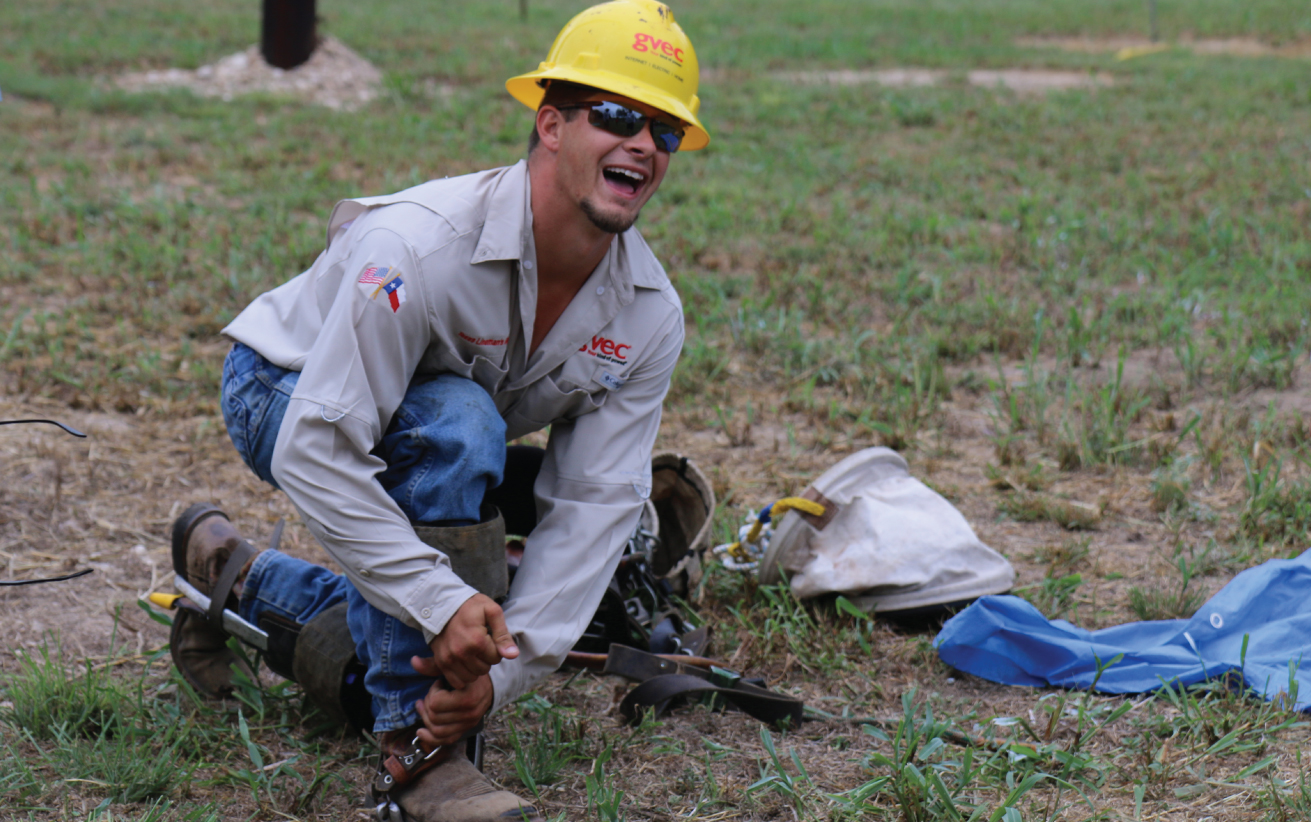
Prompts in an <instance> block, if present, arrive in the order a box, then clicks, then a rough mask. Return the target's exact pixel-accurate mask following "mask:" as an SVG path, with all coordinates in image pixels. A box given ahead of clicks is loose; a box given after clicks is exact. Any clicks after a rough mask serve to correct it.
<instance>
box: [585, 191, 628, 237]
mask: <svg viewBox="0 0 1311 822" xmlns="http://www.w3.org/2000/svg"><path fill="white" fill-rule="evenodd" d="M579 207H580V208H582V210H583V213H584V214H586V215H587V219H589V220H591V221H592V225H594V226H596V227H597V228H599V229H601V230H602V231H605V232H608V233H610V234H623V233H624V232H625V231H627V230H628V229H630V228H632V227H633V223H635V222H637V215H636V214H634V215H633V216H632V217H623V216H619V215H610V214H603V213H602V212H601V211H600V210H599V209H597V207H596V206H594V205H592V201H591V200H589V199H587V198H584V199H583V201H582V202H581V203H579Z"/></svg>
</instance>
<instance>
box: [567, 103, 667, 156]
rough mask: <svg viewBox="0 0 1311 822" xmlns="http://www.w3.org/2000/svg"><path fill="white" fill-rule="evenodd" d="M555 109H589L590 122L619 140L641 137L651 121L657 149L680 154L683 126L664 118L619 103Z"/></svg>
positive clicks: (569, 106)
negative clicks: (651, 115)
mask: <svg viewBox="0 0 1311 822" xmlns="http://www.w3.org/2000/svg"><path fill="white" fill-rule="evenodd" d="M556 108H557V109H559V110H560V111H566V110H568V109H571V108H585V109H588V112H587V122H588V123H590V124H592V125H594V126H596V127H597V128H599V129H601V130H603V131H607V132H609V133H611V134H613V135H615V136H616V137H632V136H633V135H635V134H640V133H641V132H642V129H643V128H646V124H647V122H650V123H651V139H652V140H654V141H655V144H656V148H658V149H660V150H662V151H667V152H669V153H670V154H673V153H674V152H675V151H678V147H679V145H681V144H682V142H683V127H682V126H681V125H679V124H677V123H676V122H670V121H669V120H666V119H664V118H661V117H648V116H646V115H645V114H643V113H642V112H640V111H636V110H634V109H631V108H628V107H627V106H622V105H620V104H619V103H611V102H607V101H604V100H598V101H595V102H591V103H575V104H573V105H567V106H556Z"/></svg>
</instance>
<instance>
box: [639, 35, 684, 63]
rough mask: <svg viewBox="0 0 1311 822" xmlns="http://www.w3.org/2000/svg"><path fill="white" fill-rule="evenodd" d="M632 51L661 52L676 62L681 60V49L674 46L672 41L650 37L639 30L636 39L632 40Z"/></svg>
mask: <svg viewBox="0 0 1311 822" xmlns="http://www.w3.org/2000/svg"><path fill="white" fill-rule="evenodd" d="M633 51H649V52H651V53H653V54H663V55H665V56H666V57H672V58H674V59H675V60H677V61H678V62H680V63H681V62H683V50H682V49H680V48H675V47H674V44H673V43H670V42H669V41H668V40H661V39H660V38H658V37H652V36H651V35H649V34H647V33H646V32H641V31H639V32H638V33H637V39H636V40H634V41H633Z"/></svg>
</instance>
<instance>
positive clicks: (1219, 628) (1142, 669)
mask: <svg viewBox="0 0 1311 822" xmlns="http://www.w3.org/2000/svg"><path fill="white" fill-rule="evenodd" d="M1244 636H1247V637H1248V643H1247V656H1246V657H1245V658H1244V657H1243V651H1242V648H1243V637H1244ZM934 646H935V647H936V648H937V649H938V654H939V655H940V656H941V657H942V660H943V661H944V662H946V663H947V664H948V665H950V666H952V667H953V668H956V669H958V670H961V671H964V672H966V673H969V674H973V675H974V676H977V677H982V678H983V679H987V680H991V681H993V682H1001V683H1004V684H1007V685H1031V686H1034V687H1061V688H1088V687H1090V686H1091V685H1092V684H1093V679H1094V678H1096V676H1097V660H1099V659H1100V660H1101V661H1102V662H1103V663H1106V662H1109V661H1110V660H1111V659H1113V658H1114V657H1115V656H1116V655H1118V654H1124V659H1123V660H1121V661H1120V662H1118V663H1116V664H1115V665H1113V666H1111V667H1110V668H1108V669H1106V670H1105V671H1104V672H1103V673H1102V676H1101V679H1099V680H1098V681H1097V690H1098V691H1101V692H1103V693H1112V694H1124V693H1144V692H1147V691H1154V690H1156V689H1157V688H1160V687H1161V685H1162V683H1163V682H1164V683H1169V684H1171V685H1176V686H1178V685H1191V684H1193V683H1196V682H1203V681H1205V680H1207V679H1216V678H1220V677H1223V676H1224V675H1225V674H1226V673H1227V672H1229V671H1238V672H1241V674H1242V676H1243V678H1244V679H1245V680H1246V682H1247V685H1248V687H1249V688H1251V689H1252V690H1253V691H1255V692H1256V693H1258V694H1260V695H1262V696H1264V697H1265V698H1266V699H1274V698H1276V697H1277V696H1279V694H1280V693H1281V692H1282V693H1288V691H1289V685H1290V666H1291V669H1292V677H1293V680H1294V682H1295V688H1296V691H1297V692H1296V694H1290V696H1293V697H1294V699H1293V704H1294V705H1295V706H1296V708H1297V709H1298V710H1300V711H1308V710H1311V551H1307V552H1305V553H1303V554H1302V555H1301V556H1300V557H1298V558H1297V559H1286V560H1270V561H1268V562H1265V563H1263V564H1261V565H1259V566H1257V567H1255V568H1249V569H1248V570H1246V571H1243V572H1242V573H1241V574H1239V575H1238V576H1236V577H1234V578H1233V580H1232V581H1231V582H1230V583H1229V584H1228V585H1226V586H1225V587H1224V588H1222V589H1220V591H1219V593H1217V594H1216V595H1215V596H1213V597H1212V598H1211V599H1210V600H1209V601H1208V602H1207V603H1206V604H1205V605H1203V606H1202V607H1201V609H1200V610H1198V612H1197V613H1196V614H1195V615H1194V616H1193V618H1192V619H1171V620H1162V621H1159V622H1131V623H1129V624H1127V625H1117V626H1116V627H1114V628H1104V629H1102V630H1099V631H1086V630H1084V629H1082V628H1078V627H1075V626H1074V625H1071V624H1070V623H1068V622H1066V621H1065V620H1061V619H1057V620H1048V619H1047V618H1046V617H1044V616H1043V615H1042V614H1041V613H1039V612H1038V609H1036V608H1034V607H1033V606H1032V605H1030V604H1029V603H1028V602H1025V601H1024V600H1022V599H1020V598H1018V597H1013V596H987V597H982V598H981V599H979V600H978V601H977V602H975V603H974V604H972V605H970V606H969V607H968V608H966V609H965V610H963V611H961V612H960V613H959V614H957V615H956V616H954V617H952V618H951V619H950V620H949V621H948V622H947V624H946V625H944V626H943V627H942V631H941V632H940V633H939V634H938V636H937V638H936V639H935V640H934ZM1304 657H1306V664H1305V665H1303V664H1302V663H1303V658H1304Z"/></svg>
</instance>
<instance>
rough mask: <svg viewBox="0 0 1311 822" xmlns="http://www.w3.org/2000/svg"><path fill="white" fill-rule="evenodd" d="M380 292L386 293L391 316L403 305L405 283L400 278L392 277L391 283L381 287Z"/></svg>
mask: <svg viewBox="0 0 1311 822" xmlns="http://www.w3.org/2000/svg"><path fill="white" fill-rule="evenodd" d="M382 290H383V291H385V292H386V293H387V301H388V302H390V303H391V310H392V313H393V314H395V313H396V312H397V311H398V310H399V309H400V307H401V306H402V305H405V281H404V280H402V279H401V278H400V277H393V278H392V280H391V282H389V283H387V284H386V285H384V286H383V287H382Z"/></svg>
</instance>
